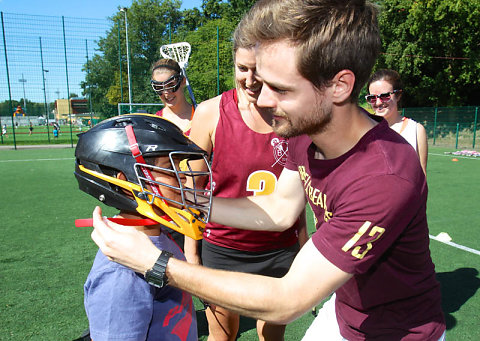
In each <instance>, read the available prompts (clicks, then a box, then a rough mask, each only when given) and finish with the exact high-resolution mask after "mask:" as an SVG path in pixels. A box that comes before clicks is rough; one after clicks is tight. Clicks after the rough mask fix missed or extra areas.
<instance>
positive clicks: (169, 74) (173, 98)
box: [150, 58, 195, 250]
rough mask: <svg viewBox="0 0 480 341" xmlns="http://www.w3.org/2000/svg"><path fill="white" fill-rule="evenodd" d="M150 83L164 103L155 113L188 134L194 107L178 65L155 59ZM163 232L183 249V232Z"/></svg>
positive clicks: (170, 61) (168, 60)
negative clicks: (188, 100) (188, 96)
mask: <svg viewBox="0 0 480 341" xmlns="http://www.w3.org/2000/svg"><path fill="white" fill-rule="evenodd" d="M150 83H151V84H152V88H153V90H154V91H155V92H156V94H157V95H158V96H159V97H160V99H161V101H162V103H163V105H164V107H163V108H162V109H161V110H159V111H157V112H156V113H155V114H156V115H157V116H161V117H163V118H165V119H167V120H169V121H171V122H172V123H174V124H175V125H177V126H178V127H179V128H180V129H182V131H183V133H184V134H185V135H186V136H188V135H189V134H190V128H191V122H190V121H191V120H192V118H193V113H194V111H195V108H194V106H193V105H192V104H190V103H189V102H187V99H186V97H185V92H184V90H185V85H186V79H185V77H184V76H183V73H182V70H181V68H180V65H178V63H177V62H176V61H175V60H173V59H169V58H162V59H159V60H157V61H156V62H155V63H154V64H153V65H152V80H151V81H150ZM163 232H166V233H168V234H170V236H171V237H172V239H173V240H174V241H175V243H177V244H178V246H179V247H180V248H181V249H182V250H183V249H184V248H183V246H184V241H185V236H184V235H183V234H181V233H179V232H177V231H174V230H171V229H169V228H167V227H164V228H163Z"/></svg>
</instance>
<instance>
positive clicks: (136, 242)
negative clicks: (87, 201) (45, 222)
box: [92, 206, 161, 274]
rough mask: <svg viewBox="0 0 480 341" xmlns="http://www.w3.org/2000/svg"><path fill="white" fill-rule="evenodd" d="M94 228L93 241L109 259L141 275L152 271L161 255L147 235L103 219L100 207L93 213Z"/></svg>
mask: <svg viewBox="0 0 480 341" xmlns="http://www.w3.org/2000/svg"><path fill="white" fill-rule="evenodd" d="M93 227H94V230H93V232H92V239H93V241H94V242H95V243H96V244H97V245H98V247H99V248H100V250H102V252H103V254H104V255H105V256H107V257H108V259H110V260H112V261H114V262H117V263H119V264H122V265H125V266H127V267H129V268H131V269H132V270H134V271H136V272H139V273H141V274H144V273H145V271H147V270H150V269H151V268H152V266H153V264H155V261H156V260H157V259H158V257H159V256H160V254H161V251H160V250H159V249H158V248H157V247H156V246H155V245H153V243H152V242H151V241H150V239H149V238H148V236H147V235H146V234H144V233H142V232H140V231H137V230H136V229H134V228H133V227H130V226H122V225H118V224H115V223H113V222H111V221H108V220H107V219H106V218H102V210H101V208H100V207H98V206H97V207H95V210H94V211H93Z"/></svg>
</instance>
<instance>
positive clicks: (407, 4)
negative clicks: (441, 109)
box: [377, 0, 480, 106]
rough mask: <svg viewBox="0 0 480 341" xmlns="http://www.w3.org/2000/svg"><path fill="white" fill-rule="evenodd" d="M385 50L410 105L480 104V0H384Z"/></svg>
mask: <svg viewBox="0 0 480 341" xmlns="http://www.w3.org/2000/svg"><path fill="white" fill-rule="evenodd" d="M380 4H381V14H380V17H379V23H380V29H381V33H382V40H383V54H382V55H381V56H380V58H379V60H378V62H377V68H391V69H395V70H397V71H398V72H399V73H400V74H401V76H402V80H403V82H404V85H405V90H406V91H405V96H404V98H403V100H404V105H405V106H462V105H478V104H480V96H479V95H478V94H479V93H480V78H479V76H478V75H479V74H480V44H479V42H480V30H479V29H480V27H479V26H480V1H479V0H423V1H413V0H383V1H381V3H380Z"/></svg>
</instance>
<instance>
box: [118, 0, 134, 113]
mask: <svg viewBox="0 0 480 341" xmlns="http://www.w3.org/2000/svg"><path fill="white" fill-rule="evenodd" d="M120 12H123V13H124V14H125V41H126V44H127V75H128V102H129V103H130V113H131V112H132V105H131V103H132V81H131V79H130V52H129V48H128V20H127V8H126V7H122V8H120Z"/></svg>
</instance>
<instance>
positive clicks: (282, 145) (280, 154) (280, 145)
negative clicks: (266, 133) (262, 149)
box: [270, 137, 288, 167]
mask: <svg viewBox="0 0 480 341" xmlns="http://www.w3.org/2000/svg"><path fill="white" fill-rule="evenodd" d="M270 144H271V145H272V147H273V157H274V158H275V163H274V164H273V165H272V167H273V166H275V165H276V164H277V163H278V164H280V165H282V166H285V163H286V162H287V156H288V141H287V140H280V139H279V138H277V137H275V138H273V139H272V141H271V142H270Z"/></svg>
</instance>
